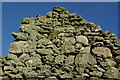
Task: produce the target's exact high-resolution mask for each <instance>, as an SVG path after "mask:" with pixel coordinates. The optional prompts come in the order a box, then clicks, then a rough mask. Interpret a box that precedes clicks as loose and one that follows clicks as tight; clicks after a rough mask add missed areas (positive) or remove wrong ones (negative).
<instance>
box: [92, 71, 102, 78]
mask: <svg viewBox="0 0 120 80" xmlns="http://www.w3.org/2000/svg"><path fill="white" fill-rule="evenodd" d="M102 74H103V73H102V72H99V71H93V72H90V75H92V76H97V77H101V76H102Z"/></svg>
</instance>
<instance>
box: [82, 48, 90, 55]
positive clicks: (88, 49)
mask: <svg viewBox="0 0 120 80" xmlns="http://www.w3.org/2000/svg"><path fill="white" fill-rule="evenodd" d="M80 53H81V54H87V53H88V54H90V46H88V47H82V48H81V49H80Z"/></svg>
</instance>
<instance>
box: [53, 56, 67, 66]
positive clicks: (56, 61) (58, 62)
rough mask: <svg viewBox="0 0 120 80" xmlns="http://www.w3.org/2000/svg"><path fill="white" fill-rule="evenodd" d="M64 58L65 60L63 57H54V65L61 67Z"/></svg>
mask: <svg viewBox="0 0 120 80" xmlns="http://www.w3.org/2000/svg"><path fill="white" fill-rule="evenodd" d="M64 58H65V56H64V55H58V56H56V57H55V63H56V64H61V65H62V63H63V61H64Z"/></svg>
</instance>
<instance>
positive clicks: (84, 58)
mask: <svg viewBox="0 0 120 80" xmlns="http://www.w3.org/2000/svg"><path fill="white" fill-rule="evenodd" d="M96 63H97V62H96V60H95V58H94V57H93V56H92V55H91V54H90V53H88V54H78V55H77V56H76V58H75V65H76V66H81V65H83V66H88V65H89V64H90V65H95V64H96Z"/></svg>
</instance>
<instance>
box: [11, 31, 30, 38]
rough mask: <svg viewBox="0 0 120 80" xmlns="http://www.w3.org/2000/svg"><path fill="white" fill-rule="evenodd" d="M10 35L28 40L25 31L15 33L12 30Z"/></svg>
mask: <svg viewBox="0 0 120 80" xmlns="http://www.w3.org/2000/svg"><path fill="white" fill-rule="evenodd" d="M12 35H13V36H14V38H15V39H17V40H28V35H27V34H25V33H15V32H13V33H12Z"/></svg>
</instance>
